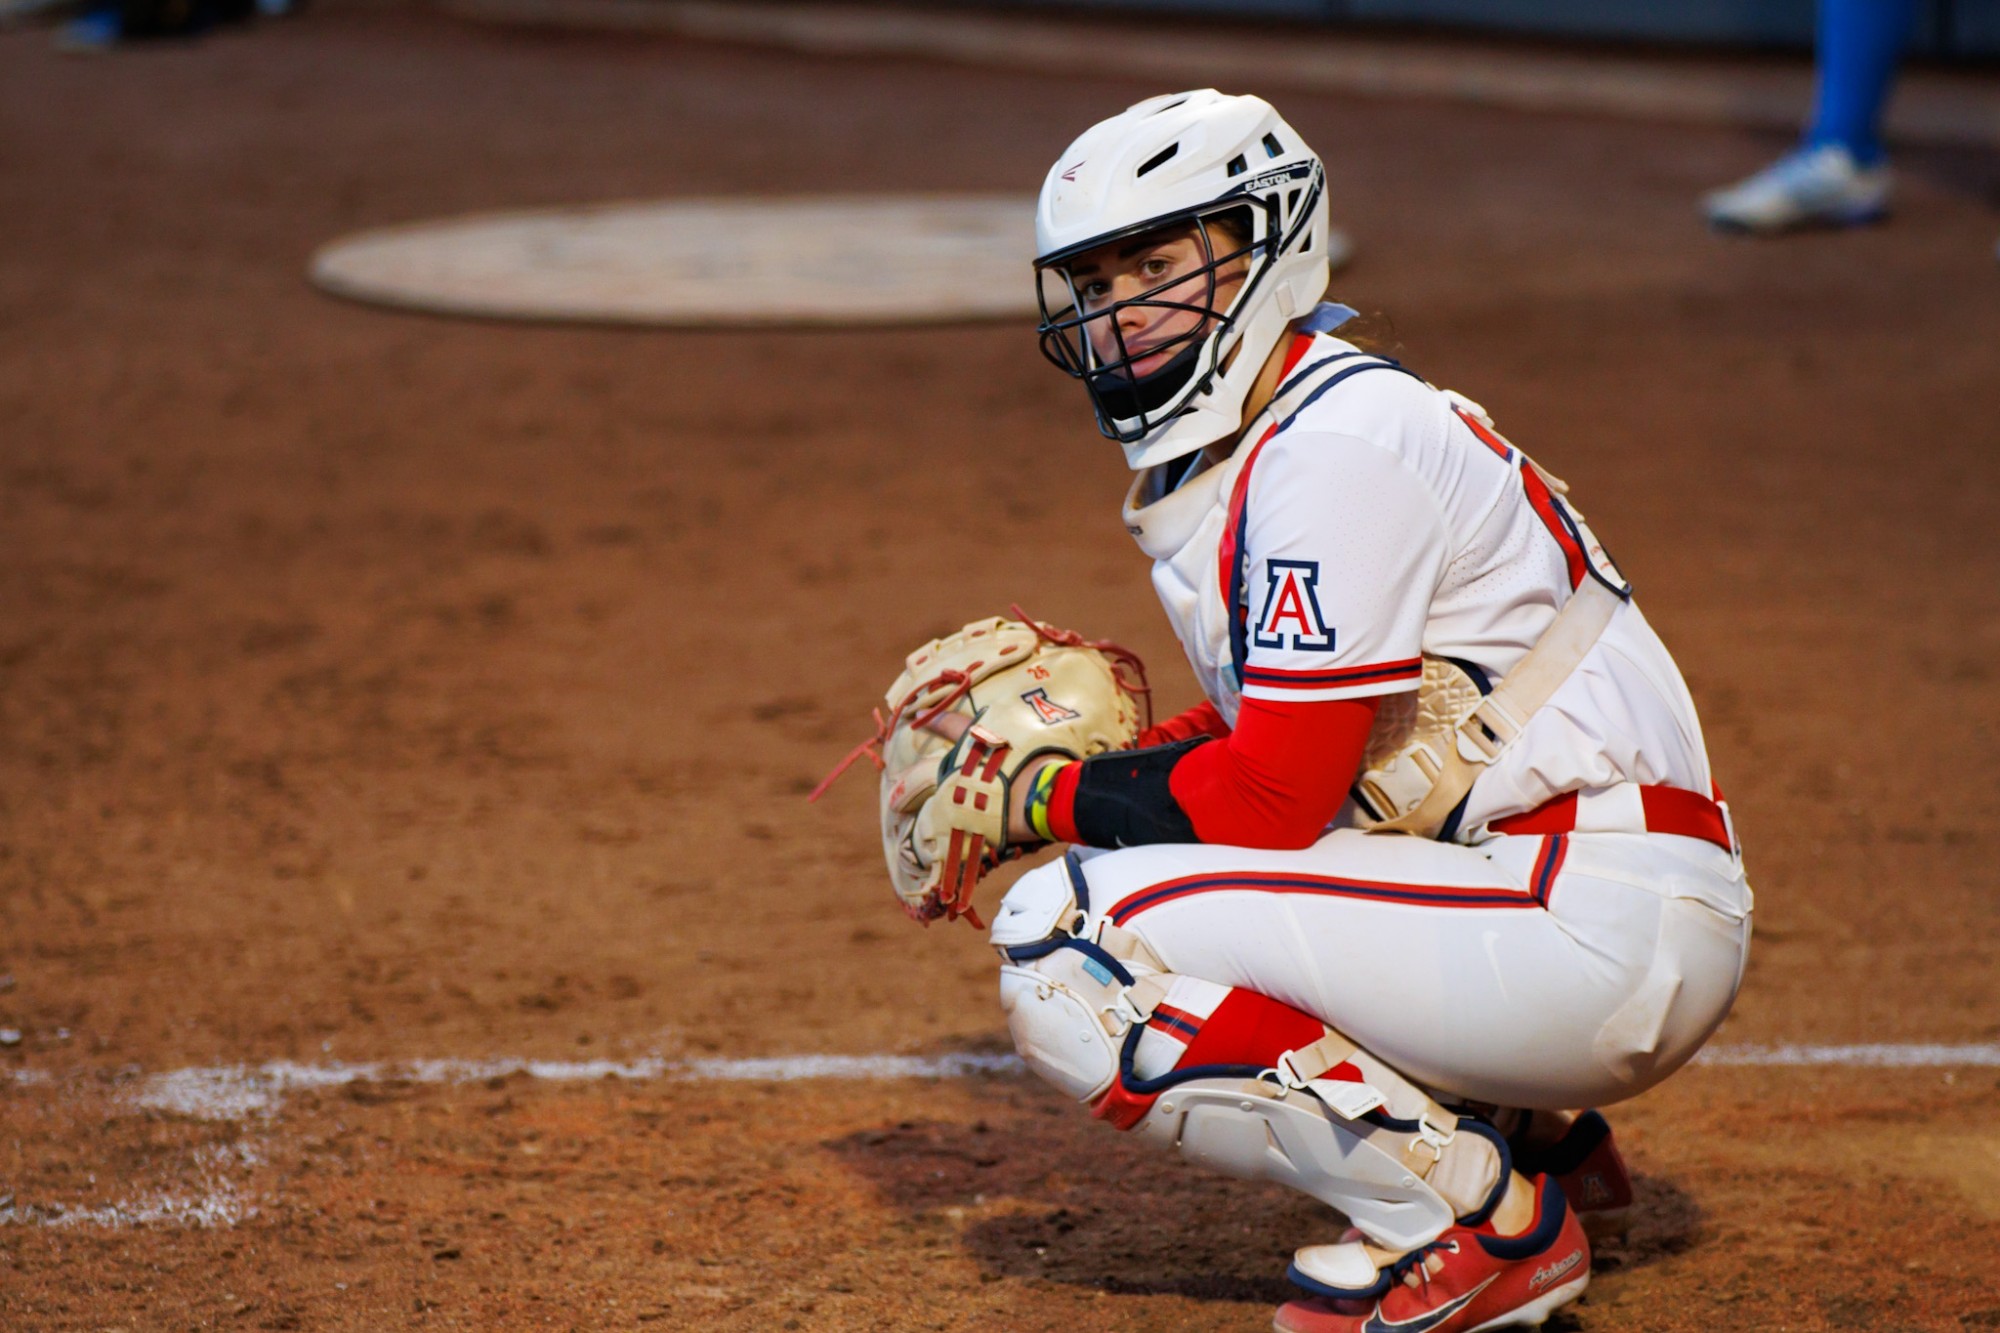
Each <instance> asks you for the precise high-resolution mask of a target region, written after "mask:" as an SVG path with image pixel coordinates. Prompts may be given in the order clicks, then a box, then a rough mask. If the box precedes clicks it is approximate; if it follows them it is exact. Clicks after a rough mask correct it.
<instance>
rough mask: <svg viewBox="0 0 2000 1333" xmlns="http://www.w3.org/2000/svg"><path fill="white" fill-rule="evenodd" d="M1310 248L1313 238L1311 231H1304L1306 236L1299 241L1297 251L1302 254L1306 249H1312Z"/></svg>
mask: <svg viewBox="0 0 2000 1333" xmlns="http://www.w3.org/2000/svg"><path fill="white" fill-rule="evenodd" d="M1312 248H1313V238H1312V233H1311V232H1307V233H1306V238H1305V240H1303V241H1301V242H1299V253H1300V254H1304V253H1305V252H1306V251H1308V250H1310V249H1312Z"/></svg>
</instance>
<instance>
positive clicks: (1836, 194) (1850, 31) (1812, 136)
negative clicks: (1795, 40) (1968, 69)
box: [1703, 0, 1917, 235]
mask: <svg viewBox="0 0 2000 1333" xmlns="http://www.w3.org/2000/svg"><path fill="white" fill-rule="evenodd" d="M1916 9H1917V5H1916V0H1819V35H1818V43H1819V51H1818V88H1817V92H1816V94H1815V97H1814V103H1813V116H1812V122H1811V124H1810V125H1809V126H1808V127H1807V129H1806V133H1805V138H1804V140H1803V141H1802V142H1801V143H1800V144H1799V146H1798V147H1797V148H1795V149H1793V150H1792V151H1791V152H1789V153H1787V154H1786V155H1785V156H1783V157H1781V158H1779V159H1778V160H1777V161H1776V162H1774V163H1772V164H1771V165H1770V166H1768V167H1766V168H1764V169H1763V170H1762V171H1760V172H1758V173H1757V174H1756V175H1754V176H1752V177H1750V178H1749V179H1748V180H1744V181H1739V182H1737V183H1736V184H1734V185H1732V186H1730V187H1728V188H1727V189H1723V190H1717V191H1715V192H1713V193H1712V194H1710V195H1709V196H1708V197H1707V198H1706V199H1705V200H1704V201H1703V209H1704V211H1705V212H1706V214H1707V215H1708V221H1709V224H1710V225H1711V226H1713V227H1715V228H1717V229H1718V230H1722V231H1736V232H1753V233H1761V234H1767V235H1768V234H1772V233H1777V232H1783V231H1790V230H1792V229H1794V228H1798V227H1808V226H1823V227H1854V226H1861V225H1863V224H1866V223H1870V222H1877V221H1880V220H1881V219H1882V218H1883V217H1885V216H1887V214H1888V211H1889V185H1890V178H1889V164H1888V157H1887V154H1886V153H1885V152H1884V150H1883V147H1882V137H1881V128H1882V110H1883V108H1884V107H1885V106H1886V105H1887V104H1888V100H1889V92H1890V89H1891V88H1892V87H1893V85H1894V83H1895V80H1896V65H1897V62H1898V61H1900V60H1901V59H1902V54H1903V45H1904V43H1905V42H1907V41H1908V40H1909V36H1910V28H1911V25H1912V24H1913V23H1914V22H1915V19H1916Z"/></svg>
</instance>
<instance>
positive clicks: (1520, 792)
mask: <svg viewBox="0 0 2000 1333" xmlns="http://www.w3.org/2000/svg"><path fill="white" fill-rule="evenodd" d="M1163 487H1164V473H1163V470H1162V469H1159V468H1155V469H1152V470H1150V471H1148V472H1145V473H1142V474H1140V476H1139V477H1138V479H1137V480H1136V481H1135V483H1134V484H1133V487H1132V490H1131V493H1130V494H1129V495H1128V496H1127V498H1126V504H1125V521H1126V526H1127V528H1128V529H1129V530H1130V531H1131V533H1132V535H1133V536H1134V538H1135V539H1136V540H1137V541H1138V543H1139V545H1140V547H1141V549H1143V550H1144V551H1145V552H1146V553H1147V554H1148V555H1149V556H1151V557H1152V558H1153V561H1154V565H1153V584H1154V587H1155V589H1156V591H1157V592H1158V593H1159V596H1160V600H1161V602H1162V604H1163V605H1164V606H1165V608H1166V612H1167V616H1168V618H1169V619H1170V620H1171V621H1172V623H1173V627H1174V632H1175V634H1176V635H1177V636H1178V637H1179V639H1180V642H1181V646H1182V648H1183V649H1184V650H1185V651H1186V653H1187V656H1188V661H1189V663H1190V664H1191V665H1192V666H1193V668H1194V673H1195V677H1196V679H1197V680H1198V681H1199V682H1200V684H1201V687H1202V689H1203V691H1204V692H1205V693H1206V694H1207V695H1208V697H1209V699H1210V700H1211V701H1212V702H1213V703H1214V704H1215V706H1216V708H1217V709H1218V710H1219V711H1220V712H1221V714H1222V716H1223V718H1224V719H1225V720H1226V721H1228V722H1229V723H1231V724H1232V725H1234V723H1235V721H1236V717H1237V713H1238V709H1239V707H1240V704H1241V700H1242V699H1244V698H1246V697H1247V698H1257V699H1267V700H1280V701H1282V700H1299V701H1303V700H1323V699H1346V698H1360V697H1365V696H1368V695H1376V694H1388V693H1394V692H1397V691H1405V690H1414V689H1416V688H1417V686H1418V684H1419V679H1420V676H1421V673H1422V659H1423V656H1424V655H1425V654H1430V655H1432V656H1437V657H1443V658H1449V659H1452V660H1453V661H1455V662H1457V663H1458V664H1459V665H1460V666H1461V667H1463V668H1465V669H1466V670H1467V672H1468V674H1470V675H1472V676H1473V677H1474V679H1475V680H1480V681H1482V683H1483V684H1484V685H1491V684H1495V683H1498V682H1499V681H1500V680H1501V679H1503V678H1504V677H1505V676H1506V674H1507V673H1508V672H1509V671H1511V670H1513V669H1514V667H1515V666H1516V664H1518V663H1519V662H1520V661H1521V659H1522V658H1523V657H1524V656H1526V654H1527V652H1528V650H1529V649H1530V648H1531V647H1533V645H1534V644H1535V642H1536V640H1537V639H1539V638H1540V637H1541V635H1542V633H1543V631H1544V630H1546V629H1547V628H1548V626H1549V624H1550V622H1551V621H1552V620H1553V619H1554V618H1555V615H1556V613H1557V611H1558V610H1560V609H1561V607H1562V606H1563V604H1564V603H1565V602H1566V601H1567V600H1568V598H1569V596H1570V594H1571V592H1572V590H1573V589H1574V588H1575V587H1576V586H1577V585H1578V584H1579V583H1580V582H1581V580H1583V579H1585V578H1591V577H1596V576H1597V575H1596V574H1593V572H1592V568H1593V561H1592V547H1593V545H1594V544H1593V543H1592V542H1591V541H1590V538H1589V534H1588V530H1587V529H1585V528H1583V527H1582V526H1581V524H1580V522H1579V520H1578V519H1577V517H1576V515H1575V513H1574V511H1573V510H1570V509H1569V508H1568V507H1567V506H1566V504H1565V503H1564V501H1563V500H1562V499H1561V498H1560V497H1559V496H1556V495H1554V494H1553V493H1552V492H1551V491H1550V489H1549V487H1548V486H1547V484H1546V483H1545V482H1544V481H1543V480H1542V478H1541V477H1540V476H1539V475H1538V474H1537V472H1536V471H1535V469H1534V468H1532V467H1531V466H1525V465H1524V460H1523V459H1522V457H1521V455H1520V451H1519V450H1517V449H1515V448H1514V447H1513V446H1512V445H1510V444H1509V443H1508V442H1507V441H1506V440H1504V439H1503V438H1501V437H1500V436H1499V435H1497V434H1495V433H1494V432H1493V431H1492V430H1491V429H1490V428H1489V425H1488V423H1487V422H1486V421H1485V419H1484V416H1483V413H1481V412H1480V411H1479V409H1478V408H1477V407H1476V405H1474V404H1472V403H1470V402H1469V400H1466V399H1464V398H1461V397H1459V396H1458V395H1456V394H1449V393H1445V392H1441V391H1439V390H1437V389H1434V388H1432V387H1431V386H1430V385H1428V384H1426V383H1424V382H1423V381H1422V380H1420V379H1418V378H1416V377H1415V376H1414V375H1411V374H1409V373H1408V372H1405V371H1402V370H1401V369H1400V367H1397V366H1396V365H1395V364H1394V363H1393V362H1390V361H1387V360H1386V359H1384V358H1381V357H1376V356H1372V355H1370V354H1367V353H1364V352H1362V351H1360V350H1359V349H1357V348H1356V347H1354V346H1353V345H1352V344H1349V343H1346V342H1343V341H1341V340H1340V339H1338V338H1334V337H1332V336H1330V335H1327V334H1319V335H1317V336H1314V337H1312V338H1311V339H1310V340H1309V342H1308V343H1307V344H1306V345H1305V347H1304V348H1303V349H1299V348H1295V349H1294V357H1293V362H1292V369H1291V370H1290V371H1289V372H1288V373H1287V376H1286V378H1285V380H1284V381H1283V383H1282V384H1281V385H1280V387H1279V391H1278V393H1277V395H1276V397H1275V398H1274V400H1273V403H1272V405H1271V407H1270V408H1268V409H1266V412H1265V413H1264V414H1262V415H1260V416H1259V418H1258V419H1257V420H1256V421H1254V422H1252V424H1251V426H1250V428H1249V430H1248V431H1246V432H1245V435H1244V437H1243V440H1242V441H1241V442H1240V444H1239V446H1238V447H1237V448H1236V449H1235V450H1234V452H1233V453H1231V455H1230V456H1229V457H1228V458H1226V459H1224V460H1222V461H1221V462H1219V463H1216V464H1215V465H1213V466H1209V467H1205V468H1204V467H1203V466H1202V465H1201V464H1199V463H1197V465H1196V466H1195V468H1194V469H1192V470H1191V471H1190V473H1189V475H1188V476H1186V477H1185V478H1184V479H1183V480H1182V481H1181V483H1180V484H1179V485H1178V486H1177V487H1176V488H1175V489H1174V490H1173V491H1171V492H1170V493H1163ZM1598 554H1601V553H1598ZM1596 568H1597V569H1599V570H1604V571H1608V572H1609V576H1610V579H1611V580H1614V581H1615V580H1616V579H1617V575H1616V572H1615V570H1610V568H1609V566H1608V562H1603V563H1599V564H1597V565H1596ZM1621 783H1637V784H1642V785H1647V786H1652V785H1665V786H1671V787H1678V788H1682V789H1684V790H1687V791H1693V792H1698V793H1701V794H1703V795H1707V794H1708V793H1710V792H1711V790H1712V786H1711V783H1710V776H1709V768H1708V759H1707V755H1706V753H1705V751H1704V749H1703V745H1702V738H1701V726H1700V723H1699V722H1698V721H1697V720H1696V717H1695V710H1694V705H1693V702H1692V700H1691V699H1690V698H1689V697H1688V692H1687V687H1686V686H1685V684H1684V683H1683V682H1682V680H1681V677H1680V673H1679V671H1678V670H1677V669H1676V667H1675V666H1674V662H1673V659H1672V658H1671V657H1670V656H1668V654H1667V650H1666V648H1665V647H1664V646H1663V645H1662V644H1661V643H1660V640H1659V638H1658V637H1657V636H1656V635H1655V634H1654V633H1653V630H1652V627H1651V626H1649V625H1648V624H1647V623H1646V619H1645V617H1644V616H1643V615H1641V614H1640V612H1639V609H1638V607H1637V606H1636V605H1635V604H1633V603H1632V602H1631V601H1630V600H1627V601H1626V602H1625V603H1624V604H1623V605H1621V606H1620V607H1619V609H1618V610H1617V612H1616V613H1615V614H1614V616H1613V617H1612V620H1611V623H1610V625H1609V626H1608V627H1607V628H1606V629H1605V631H1604V633H1603V635H1602V636H1601V637H1600V638H1599V640H1598V641H1597V643H1596V645H1595V646H1594V647H1593V648H1592V649H1591V650H1590V652H1589V654H1588V656H1586V657H1585V658H1584V660H1583V661H1582V663H1581V664H1580V665H1579V666H1578V667H1577V669H1576V670H1575V671H1574V672H1573V673H1572V674H1571V676H1570V677H1569V679H1568V680H1566V681H1565V682H1564V683H1563V684H1562V686H1561V687H1560V688H1559V689H1558V690H1557V691H1556V693H1555V695H1554V697H1553V698H1551V699H1550V701H1549V702H1548V703H1547V704H1546V705H1544V706H1543V707H1542V708H1541V710H1540V711H1538V712H1537V713H1535V715H1534V716H1533V717H1532V719H1531V720H1530V721H1529V723H1528V726H1527V728H1526V730H1525V731H1524V732H1523V733H1522V735H1521V736H1520V738H1519V739H1518V740H1517V741H1516V742H1515V743H1514V744H1513V745H1512V746H1511V747H1509V748H1508V749H1507V751H1506V752H1505V753H1504V754H1503V755H1502V756H1501V757H1500V759H1499V760H1498V761H1497V762H1496V763H1495V764H1494V765H1493V766H1492V767H1491V768H1489V769H1487V770H1486V771H1485V772H1483V773H1482V775H1481V776H1480V778H1479V780H1478V782H1477V783H1476V784H1475V786H1474V787H1473V789H1472V792H1471V794H1470V796H1469V797H1468V799H1467V802H1466V804H1465V807H1464V809H1463V812H1462V814H1461V815H1460V816H1459V817H1458V818H1456V819H1455V820H1453V821H1451V822H1450V823H1448V824H1447V826H1446V833H1445V835H1444V836H1448V837H1452V838H1455V839H1456V840H1458V841H1461V842H1475V841H1478V840H1479V839H1480V838H1481V837H1482V836H1484V832H1483V831H1484V830H1485V827H1486V825H1487V824H1488V823H1489V822H1490V821H1492V820H1494V819H1498V818H1501V817H1503V816H1506V815H1511V814H1518V813H1523V812H1526V811H1529V810H1533V809H1535V808H1536V807H1538V806H1540V805H1542V804H1543V803H1544V802H1546V801H1548V800H1549V799H1551V798H1552V797H1555V796H1558V795H1561V794H1563V793H1565V792H1571V791H1582V790H1588V789H1596V788H1610V787H1613V786H1616V785H1617V784H1621Z"/></svg>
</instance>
